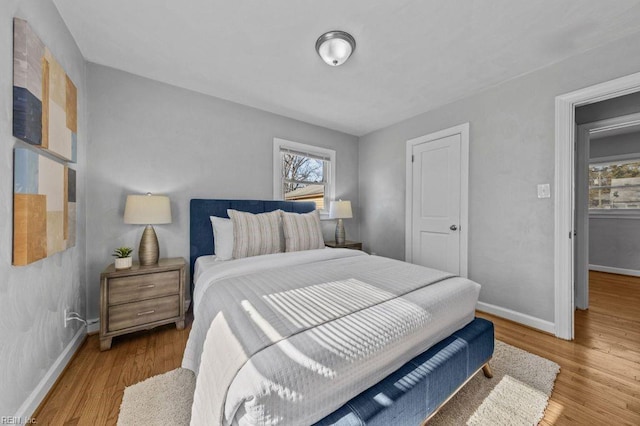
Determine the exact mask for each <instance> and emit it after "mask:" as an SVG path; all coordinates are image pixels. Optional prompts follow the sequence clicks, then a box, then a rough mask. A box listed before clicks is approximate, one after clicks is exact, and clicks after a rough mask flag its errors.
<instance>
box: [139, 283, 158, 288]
mask: <svg viewBox="0 0 640 426" xmlns="http://www.w3.org/2000/svg"><path fill="white" fill-rule="evenodd" d="M155 286H156V285H155V284H148V285H139V286H138V288H154V287H155Z"/></svg>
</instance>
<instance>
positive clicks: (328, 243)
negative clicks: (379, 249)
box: [324, 240, 362, 250]
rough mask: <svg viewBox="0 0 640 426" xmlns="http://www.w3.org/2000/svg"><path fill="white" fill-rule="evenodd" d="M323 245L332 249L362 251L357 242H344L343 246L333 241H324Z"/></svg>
mask: <svg viewBox="0 0 640 426" xmlns="http://www.w3.org/2000/svg"><path fill="white" fill-rule="evenodd" d="M324 245H325V246H327V247H332V248H349V249H354V250H362V243H359V242H357V241H349V240H347V241H345V242H344V244H338V243H336V242H335V241H325V242H324Z"/></svg>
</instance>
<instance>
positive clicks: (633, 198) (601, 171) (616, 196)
mask: <svg viewBox="0 0 640 426" xmlns="http://www.w3.org/2000/svg"><path fill="white" fill-rule="evenodd" d="M633 210H635V211H633ZM638 210H640V158H639V157H638V156H635V158H629V157H626V158H621V157H618V158H617V159H616V158H609V159H606V158H603V159H596V160H592V162H591V163H590V164H589V213H608V214H612V213H616V214H617V213H621V214H623V213H635V214H637V213H638Z"/></svg>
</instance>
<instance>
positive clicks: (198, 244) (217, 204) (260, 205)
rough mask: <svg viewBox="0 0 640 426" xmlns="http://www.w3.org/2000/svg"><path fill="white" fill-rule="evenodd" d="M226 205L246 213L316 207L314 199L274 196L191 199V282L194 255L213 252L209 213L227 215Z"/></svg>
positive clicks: (292, 210) (195, 256) (308, 210)
mask: <svg viewBox="0 0 640 426" xmlns="http://www.w3.org/2000/svg"><path fill="white" fill-rule="evenodd" d="M227 209H234V210H240V211H243V212H249V213H264V212H271V211H274V210H278V209H280V210H284V211H286V212H294V213H307V212H310V211H313V210H315V209H316V203H314V202H313V201H311V202H299V201H274V200H267V201H263V200H203V199H193V200H191V206H190V214H189V216H190V219H191V222H190V232H189V234H190V239H191V252H190V258H189V261H190V265H191V270H190V271H191V281H192V284H193V266H194V264H195V262H196V259H197V258H198V256H205V255H211V254H214V250H213V230H212V229H211V220H210V219H209V216H218V217H229V215H227Z"/></svg>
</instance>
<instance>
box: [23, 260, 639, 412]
mask: <svg viewBox="0 0 640 426" xmlns="http://www.w3.org/2000/svg"><path fill="white" fill-rule="evenodd" d="M590 297H591V307H590V309H589V310H588V311H577V313H576V339H575V341H573V342H567V341H564V340H559V339H556V338H555V337H553V336H551V335H548V334H545V333H541V332H539V331H535V330H533V329H530V328H527V327H524V326H521V325H518V324H515V323H513V322H510V321H507V320H503V319H500V318H497V317H494V316H492V315H488V314H484V313H478V316H482V317H485V318H488V319H490V320H492V321H494V323H495V326H496V337H497V338H498V339H500V340H502V341H503V342H506V343H509V344H511V345H513V346H517V347H520V348H522V349H525V350H527V351H529V352H533V353H535V354H538V355H540V356H543V357H545V358H548V359H551V360H553V361H555V362H557V363H558V364H560V366H561V370H560V374H559V375H558V379H557V380H556V384H555V388H554V391H553V394H552V396H551V400H550V402H549V406H548V407H547V411H546V412H545V417H544V419H543V421H542V423H541V424H542V425H562V424H581V425H599V424H601V425H625V424H627V425H640V278H633V277H626V276H621V275H613V274H605V273H599V272H591V275H590ZM190 328H191V327H190V325H189V326H187V328H185V329H184V330H176V329H175V326H173V325H167V326H164V327H160V328H158V329H155V330H152V331H148V332H140V333H136V334H132V335H127V336H122V337H118V338H116V339H114V342H113V348H112V349H111V350H110V351H106V352H100V350H99V342H98V336H97V335H93V336H89V338H88V339H87V340H86V342H85V343H84V345H83V346H82V347H81V349H80V350H79V352H78V354H77V355H76V356H75V358H74V359H73V361H72V362H71V363H70V365H69V367H68V368H67V370H66V371H65V373H64V374H63V376H62V377H61V378H60V380H59V381H58V383H57V384H56V386H55V388H54V389H53V391H52V392H51V393H50V395H49V397H48V398H47V400H46V401H45V402H44V403H43V404H42V406H41V407H40V409H39V410H38V412H37V413H36V415H35V417H36V419H37V421H38V424H40V425H49V424H51V425H103V424H107V425H112V424H115V423H116V421H117V418H118V409H119V407H120V402H121V401H122V393H123V391H124V388H125V386H129V385H131V384H134V383H136V382H139V381H140V380H144V379H145V378H147V377H151V376H154V375H156V374H160V373H164V372H166V371H169V370H172V369H174V368H177V367H179V366H180V361H181V358H182V353H183V351H184V347H185V344H186V341H187V337H188V335H189V330H190Z"/></svg>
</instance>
